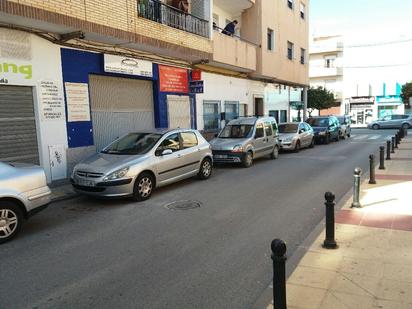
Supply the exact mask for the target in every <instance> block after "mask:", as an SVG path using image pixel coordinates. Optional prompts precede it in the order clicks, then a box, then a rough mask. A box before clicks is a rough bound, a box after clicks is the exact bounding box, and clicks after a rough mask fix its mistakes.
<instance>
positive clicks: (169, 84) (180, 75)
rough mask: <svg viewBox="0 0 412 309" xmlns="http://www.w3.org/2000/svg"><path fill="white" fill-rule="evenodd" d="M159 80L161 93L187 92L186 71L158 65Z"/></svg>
mask: <svg viewBox="0 0 412 309" xmlns="http://www.w3.org/2000/svg"><path fill="white" fill-rule="evenodd" d="M159 79H160V91H161V92H178V93H188V92H189V86H188V84H189V83H188V78H187V70H186V69H182V68H176V67H169V66H164V65H159Z"/></svg>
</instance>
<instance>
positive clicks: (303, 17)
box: [300, 2, 306, 19]
mask: <svg viewBox="0 0 412 309" xmlns="http://www.w3.org/2000/svg"><path fill="white" fill-rule="evenodd" d="M305 9H306V6H305V4H304V3H302V2H301V3H300V17H301V18H302V19H305Z"/></svg>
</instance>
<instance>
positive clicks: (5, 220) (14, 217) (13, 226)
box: [0, 201, 23, 244]
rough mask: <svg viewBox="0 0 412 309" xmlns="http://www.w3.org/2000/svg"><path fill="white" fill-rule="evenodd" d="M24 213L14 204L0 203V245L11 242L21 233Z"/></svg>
mask: <svg viewBox="0 0 412 309" xmlns="http://www.w3.org/2000/svg"><path fill="white" fill-rule="evenodd" d="M22 224H23V213H22V211H21V209H20V208H19V207H18V206H17V205H16V204H14V203H12V202H9V201H4V202H0V244H2V243H4V242H6V241H9V240H10V239H12V238H13V237H14V236H16V235H17V233H18V232H19V231H20V229H21V226H22Z"/></svg>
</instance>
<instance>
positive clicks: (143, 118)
mask: <svg viewBox="0 0 412 309" xmlns="http://www.w3.org/2000/svg"><path fill="white" fill-rule="evenodd" d="M89 85H90V98H91V111H92V120H93V136H94V144H95V145H96V148H97V151H100V150H101V149H103V148H104V147H105V146H107V145H108V144H109V143H110V142H112V141H113V140H115V139H116V138H117V137H119V136H121V135H124V134H127V133H129V132H136V131H142V130H152V129H154V110H153V89H152V82H151V81H147V80H137V79H128V78H119V77H108V76H98V75H90V78H89Z"/></svg>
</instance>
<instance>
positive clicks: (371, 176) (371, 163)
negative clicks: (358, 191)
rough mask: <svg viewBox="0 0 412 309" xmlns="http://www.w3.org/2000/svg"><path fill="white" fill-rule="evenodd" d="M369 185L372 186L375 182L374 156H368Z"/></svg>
mask: <svg viewBox="0 0 412 309" xmlns="http://www.w3.org/2000/svg"><path fill="white" fill-rule="evenodd" d="M369 183H370V184H372V185H374V184H375V183H376V180H375V156H374V155H373V154H371V155H369Z"/></svg>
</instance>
